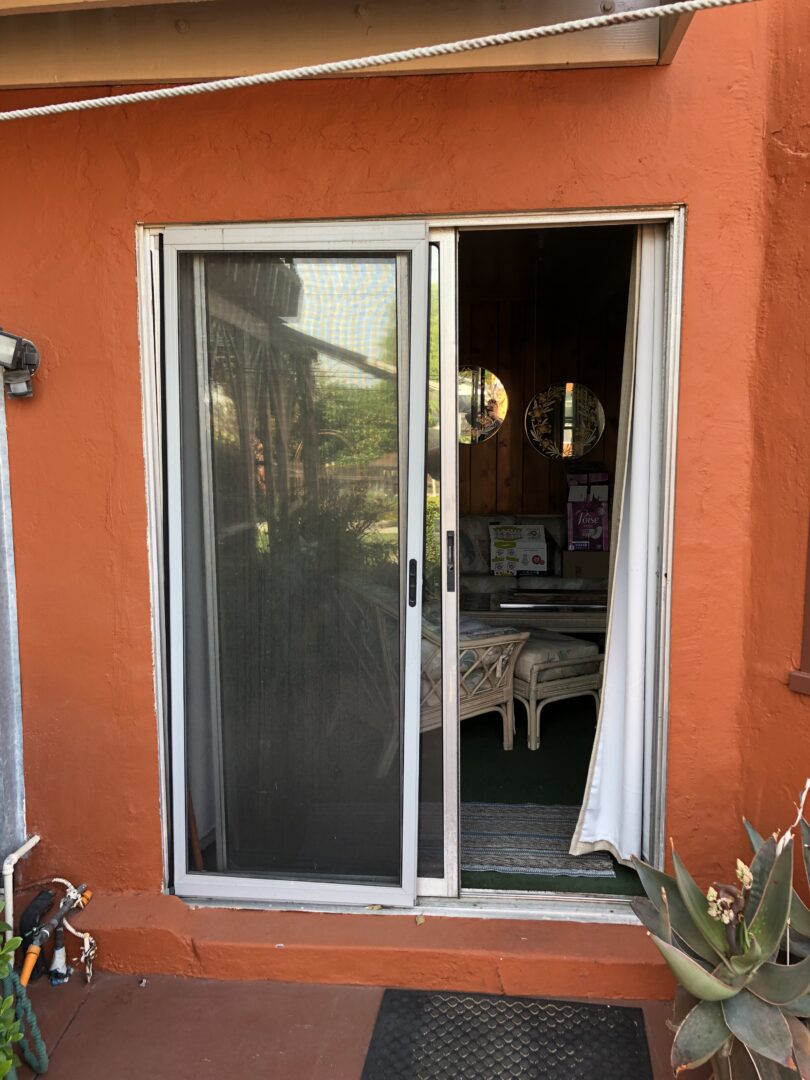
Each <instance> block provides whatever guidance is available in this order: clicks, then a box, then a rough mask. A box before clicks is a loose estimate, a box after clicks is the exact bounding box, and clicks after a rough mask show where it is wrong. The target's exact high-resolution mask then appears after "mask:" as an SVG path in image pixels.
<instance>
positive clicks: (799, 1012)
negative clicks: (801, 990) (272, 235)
mask: <svg viewBox="0 0 810 1080" xmlns="http://www.w3.org/2000/svg"><path fill="white" fill-rule="evenodd" d="M782 1009H783V1011H784V1012H786V1013H790V1015H791V1016H801V1017H805V1018H807V1019H810V994H805V995H804V996H803V997H800V998H797V999H796V1001H789V1002H788V1003H787V1005H783V1006H782Z"/></svg>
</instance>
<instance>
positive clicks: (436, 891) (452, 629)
mask: <svg viewBox="0 0 810 1080" xmlns="http://www.w3.org/2000/svg"><path fill="white" fill-rule="evenodd" d="M430 242H431V243H432V244H437V245H438V247H439V365H440V366H439V403H440V410H441V412H440V420H439V431H440V434H439V438H440V447H441V522H440V524H441V536H442V545H441V551H442V697H443V708H442V733H443V738H442V748H443V773H442V775H443V800H444V802H443V821H444V877H441V878H420V879H419V881H418V883H417V890H418V892H419V895H420V896H437V897H450V898H452V897H457V896H458V894H459V764H458V748H459V722H458V558H459V544H458V408H457V400H458V331H457V323H458V288H457V260H456V251H457V246H458V231H457V230H456V229H451V228H443V229H431V230H430ZM451 532H452V533H453V535H454V537H455V568H454V572H453V585H454V588H453V589H449V588H448V585H449V581H450V579H449V577H448V565H447V554H448V544H447V537H448V533H451Z"/></svg>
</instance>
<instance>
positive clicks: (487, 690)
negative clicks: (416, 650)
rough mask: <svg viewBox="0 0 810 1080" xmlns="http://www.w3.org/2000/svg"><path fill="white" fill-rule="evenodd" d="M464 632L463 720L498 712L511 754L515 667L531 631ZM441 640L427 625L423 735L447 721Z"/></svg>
mask: <svg viewBox="0 0 810 1080" xmlns="http://www.w3.org/2000/svg"><path fill="white" fill-rule="evenodd" d="M461 629H462V632H461V634H460V637H459V645H458V660H459V664H458V666H459V676H458V683H459V698H458V713H459V720H466V719H467V717H469V716H480V715H481V714H482V713H488V712H498V713H500V715H501V719H502V721H503V748H504V750H511V749H512V748H513V746H514V740H515V700H514V685H513V683H514V675H515V664H516V663H517V659H518V657H519V656H520V650H521V649H522V648H523V646H524V644H525V643H526V640H527V639H528V637H529V632H528V631H519V630H515V629H514V628H513V627H502V628H500V630H496V629H495V628H494V627H493V628H487V629H484V630H479V629H476V630H471V631H467V632H464V621H463V620H462V624H461ZM441 650H442V641H441V638H440V637H439V635H438V634H437V633H435V632H434V631H432V630H431V629H429V627H427V626H425V625H424V624H423V627H422V693H421V718H420V728H421V730H422V731H431V730H432V729H433V728H437V727H441V723H442V671H441V658H442V652H441Z"/></svg>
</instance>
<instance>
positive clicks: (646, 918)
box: [630, 896, 670, 941]
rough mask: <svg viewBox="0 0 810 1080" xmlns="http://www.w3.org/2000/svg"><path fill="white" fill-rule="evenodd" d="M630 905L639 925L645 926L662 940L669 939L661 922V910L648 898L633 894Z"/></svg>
mask: <svg viewBox="0 0 810 1080" xmlns="http://www.w3.org/2000/svg"><path fill="white" fill-rule="evenodd" d="M630 907H631V908H632V909H633V912H634V913H635V916H636V918H637V919H638V921H639V922H640V923H641V925H642V926H644V927H646V928H647V930H649V931H650V933H651V934H655V936H656V937H660V938H663V940H664V941H670V938H668V937H667V935H666V933H665V931H664V927H663V926H662V924H661V912H660V910H659V909H658V908H657V907H656V906H655V904H654V903H653V902H652V900H648V899H647V897H646V896H634V897H633V899H632V900H631V901H630Z"/></svg>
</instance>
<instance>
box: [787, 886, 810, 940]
mask: <svg viewBox="0 0 810 1080" xmlns="http://www.w3.org/2000/svg"><path fill="white" fill-rule="evenodd" d="M790 925H791V928H792V930H798V931H799V933H800V934H801V935H802V937H806V938H810V908H809V907H808V906H807V904H805V902H804V900H802V898H801V897H800V896H799V894H798V893H797V892H796V890H795V889H794V890H793V893H792V895H791V898H790Z"/></svg>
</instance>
